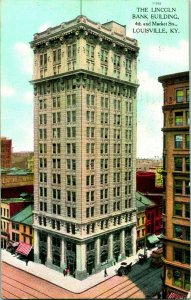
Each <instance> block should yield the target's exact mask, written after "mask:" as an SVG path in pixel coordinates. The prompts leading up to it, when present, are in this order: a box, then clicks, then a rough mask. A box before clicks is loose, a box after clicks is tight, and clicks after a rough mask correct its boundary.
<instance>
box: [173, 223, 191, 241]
mask: <svg viewBox="0 0 191 300" xmlns="http://www.w3.org/2000/svg"><path fill="white" fill-rule="evenodd" d="M174 238H177V239H181V240H186V241H189V240H190V227H186V226H181V225H174Z"/></svg>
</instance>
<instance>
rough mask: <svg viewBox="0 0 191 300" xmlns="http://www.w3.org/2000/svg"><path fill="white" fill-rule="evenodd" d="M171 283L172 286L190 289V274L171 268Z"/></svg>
mask: <svg viewBox="0 0 191 300" xmlns="http://www.w3.org/2000/svg"><path fill="white" fill-rule="evenodd" d="M172 283H173V285H174V286H177V287H179V288H183V289H185V290H187V291H189V290H190V274H189V273H186V272H183V271H181V270H178V269H175V270H173V277H172Z"/></svg>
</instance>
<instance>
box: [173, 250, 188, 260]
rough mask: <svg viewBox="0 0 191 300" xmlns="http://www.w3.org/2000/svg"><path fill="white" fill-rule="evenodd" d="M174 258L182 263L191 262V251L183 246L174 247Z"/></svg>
mask: <svg viewBox="0 0 191 300" xmlns="http://www.w3.org/2000/svg"><path fill="white" fill-rule="evenodd" d="M174 260H175V261H179V262H181V263H185V264H190V253H189V250H184V249H182V248H174Z"/></svg>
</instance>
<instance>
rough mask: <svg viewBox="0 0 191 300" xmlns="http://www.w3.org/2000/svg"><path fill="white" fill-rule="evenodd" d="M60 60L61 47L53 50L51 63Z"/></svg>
mask: <svg viewBox="0 0 191 300" xmlns="http://www.w3.org/2000/svg"><path fill="white" fill-rule="evenodd" d="M60 62H61V49H56V50H53V64H55V63H60Z"/></svg>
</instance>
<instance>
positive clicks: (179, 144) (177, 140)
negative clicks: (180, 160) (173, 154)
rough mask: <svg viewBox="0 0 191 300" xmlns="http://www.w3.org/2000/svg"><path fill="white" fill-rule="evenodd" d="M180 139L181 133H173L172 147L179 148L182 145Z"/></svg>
mask: <svg viewBox="0 0 191 300" xmlns="http://www.w3.org/2000/svg"><path fill="white" fill-rule="evenodd" d="M182 141H183V139H182V135H175V140H174V142H175V145H174V147H175V148H176V149H181V148H182V146H183V144H182Z"/></svg>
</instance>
